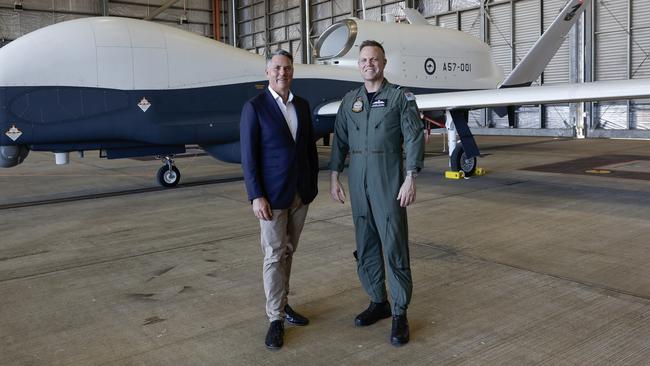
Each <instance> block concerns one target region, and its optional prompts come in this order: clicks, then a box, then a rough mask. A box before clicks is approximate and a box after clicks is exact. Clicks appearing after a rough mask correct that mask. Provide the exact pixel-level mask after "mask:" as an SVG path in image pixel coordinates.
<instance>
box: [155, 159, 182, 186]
mask: <svg viewBox="0 0 650 366" xmlns="http://www.w3.org/2000/svg"><path fill="white" fill-rule="evenodd" d="M156 178H157V179H158V184H160V185H161V186H163V187H167V188H170V187H176V185H178V182H179V181H180V180H181V172H180V171H179V170H178V168H177V167H175V166H172V167H171V169H170V168H169V167H168V166H166V165H165V166H162V167H160V169H158V174H156Z"/></svg>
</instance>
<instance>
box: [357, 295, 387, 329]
mask: <svg viewBox="0 0 650 366" xmlns="http://www.w3.org/2000/svg"><path fill="white" fill-rule="evenodd" d="M390 315H391V312H390V303H388V301H384V302H371V303H370V306H368V308H367V309H366V310H364V311H363V312H362V313H361V314H359V315H357V317H356V318H354V325H356V326H357V327H365V326H367V325H371V324H375V323H376V322H378V321H379V320H381V319H386V318H390Z"/></svg>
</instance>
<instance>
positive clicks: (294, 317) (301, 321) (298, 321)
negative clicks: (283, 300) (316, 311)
mask: <svg viewBox="0 0 650 366" xmlns="http://www.w3.org/2000/svg"><path fill="white" fill-rule="evenodd" d="M284 315H285V316H286V318H287V321H288V322H289V323H291V324H295V325H300V326H303V325H307V324H309V319H307V318H305V317H304V316H302V315H300V314H298V313H296V312H295V311H294V310H293V309H292V308H291V306H289V305H288V304H287V305H285V306H284Z"/></svg>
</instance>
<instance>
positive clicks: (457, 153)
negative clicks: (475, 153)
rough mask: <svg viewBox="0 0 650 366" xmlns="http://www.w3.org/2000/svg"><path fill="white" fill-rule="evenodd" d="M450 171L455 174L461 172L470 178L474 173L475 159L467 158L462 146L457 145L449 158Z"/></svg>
mask: <svg viewBox="0 0 650 366" xmlns="http://www.w3.org/2000/svg"><path fill="white" fill-rule="evenodd" d="M449 163H450V165H451V170H452V171H455V172H459V171H462V172H463V174H464V176H466V177H471V176H472V175H474V172H476V157H473V158H467V155H465V149H463V145H461V144H457V145H456V147H455V148H454V151H452V153H451V156H450V157H449Z"/></svg>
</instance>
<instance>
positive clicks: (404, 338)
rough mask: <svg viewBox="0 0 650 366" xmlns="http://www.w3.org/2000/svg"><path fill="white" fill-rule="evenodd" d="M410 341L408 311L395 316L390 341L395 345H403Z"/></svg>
mask: <svg viewBox="0 0 650 366" xmlns="http://www.w3.org/2000/svg"><path fill="white" fill-rule="evenodd" d="M408 341H409V321H408V320H406V313H404V314H402V315H395V316H393V327H392V328H391V330H390V343H391V344H392V345H393V346H403V345H405V344H407V343H408Z"/></svg>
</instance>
